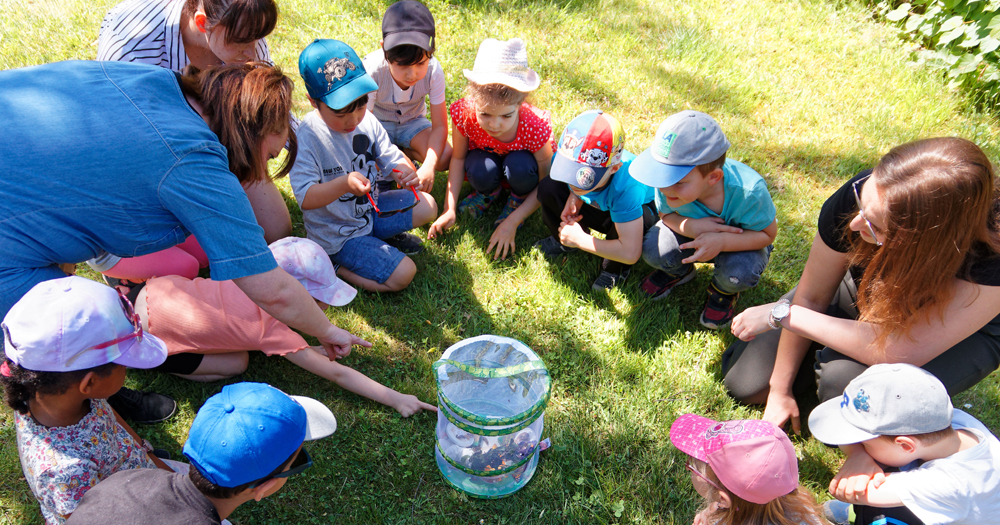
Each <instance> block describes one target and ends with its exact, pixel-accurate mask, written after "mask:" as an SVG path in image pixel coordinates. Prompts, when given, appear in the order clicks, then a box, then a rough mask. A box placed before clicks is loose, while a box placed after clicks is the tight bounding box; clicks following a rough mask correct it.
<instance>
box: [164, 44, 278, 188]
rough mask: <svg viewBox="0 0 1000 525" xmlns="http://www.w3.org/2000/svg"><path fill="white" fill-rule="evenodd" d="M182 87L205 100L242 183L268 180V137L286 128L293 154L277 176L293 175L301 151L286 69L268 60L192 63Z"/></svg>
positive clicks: (206, 111)
mask: <svg viewBox="0 0 1000 525" xmlns="http://www.w3.org/2000/svg"><path fill="white" fill-rule="evenodd" d="M181 90H182V91H183V92H184V94H185V95H188V96H190V97H191V98H193V99H195V100H196V101H198V103H199V104H201V106H202V115H203V116H204V118H205V120H206V121H207V122H208V127H209V129H211V130H212V132H214V133H215V134H216V135H217V136H218V137H219V142H221V143H222V145H223V146H225V147H226V150H227V152H228V154H229V171H232V172H233V174H235V175H236V177H237V178H238V179H239V180H240V183H241V184H244V185H246V184H248V183H255V182H261V181H264V180H267V164H266V162H265V161H264V160H262V159H261V148H262V146H263V144H262V143H263V140H264V138H265V137H267V136H268V135H272V134H275V133H279V134H280V133H284V132H285V130H288V145H287V148H288V155H286V156H285V162H284V164H283V165H282V166H281V169H280V170H279V171H278V173H277V174H276V175H275V178H280V177H284V176H285V175H288V172H289V171H290V170H291V169H292V165H293V164H294V163H295V156H296V153H298V140H297V139H296V138H295V132H294V131H292V129H291V126H290V125H289V123H288V118H289V111H290V110H291V108H292V81H291V79H289V78H288V77H287V76H285V74H284V73H282V72H281V70H280V69H278V68H277V67H274V66H271V65H270V64H265V63H263V62H249V63H246V64H225V65H222V66H214V67H210V68H206V69H205V70H198V68H195V67H193V66H188V69H187V71H186V73H185V75H184V76H183V77H181Z"/></svg>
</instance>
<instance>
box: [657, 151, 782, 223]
mask: <svg viewBox="0 0 1000 525" xmlns="http://www.w3.org/2000/svg"><path fill="white" fill-rule="evenodd" d="M722 174H723V175H722V182H723V184H725V187H724V188H723V191H724V192H725V193H724V194H725V200H724V201H723V203H722V213H721V214H719V213H715V212H714V211H712V210H710V209H709V208H708V207H707V206H705V205H704V204H702V203H701V202H699V201H694V202H691V203H688V204H685V205H684V206H679V207H677V208H671V207H670V206H667V199H665V198H664V197H663V193H661V192H660V191H656V209H657V210H659V211H660V213H664V214H666V213H676V214H678V215H683V216H685V217H690V218H692V219H704V218H706V217H722V219H723V220H725V221H726V224H728V225H730V226H736V227H739V228H743V229H744V230H751V231H761V230H763V229H764V228H767V227H768V226H770V225H771V223H772V222H774V218H775V217H776V216H777V213H778V210H777V209H776V208H775V207H774V201H772V200H771V194H770V193H768V191H767V183H766V182H764V179H763V178H762V177H761V176H760V174H758V173H757V172H756V171H754V170H753V168H751V167H750V166H747V165H746V164H743V163H742V162H739V161H735V160H728V159H727V160H726V163H725V164H723V165H722Z"/></svg>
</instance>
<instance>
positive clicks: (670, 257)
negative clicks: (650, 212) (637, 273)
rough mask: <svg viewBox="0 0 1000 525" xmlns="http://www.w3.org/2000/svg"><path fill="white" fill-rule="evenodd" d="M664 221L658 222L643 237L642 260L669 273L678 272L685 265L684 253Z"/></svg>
mask: <svg viewBox="0 0 1000 525" xmlns="http://www.w3.org/2000/svg"><path fill="white" fill-rule="evenodd" d="M664 229H666V230H669V228H668V227H667V226H666V225H665V224H663V223H662V222H659V223H656V224H655V225H653V227H652V228H650V229H649V231H648V232H646V235H645V237H643V239H642V260H644V261H646V264H648V265H650V266H652V267H653V268H657V269H659V270H663V271H665V272H667V273H676V271H679V270H680V269H681V268H682V267H683V266H684V262H683V260H684V253H683V252H682V251H681V249H680V245H679V244H678V243H677V240H676V237H675V236H674V235H673V232H672V231H663V230H664Z"/></svg>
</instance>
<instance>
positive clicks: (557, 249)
mask: <svg viewBox="0 0 1000 525" xmlns="http://www.w3.org/2000/svg"><path fill="white" fill-rule="evenodd" d="M535 247H537V248H538V249H539V250H540V251H541V252H542V255H544V256H545V257H547V258H549V259H555V258H556V257H559V256H560V255H564V254H567V253H573V252H575V251H576V248H567V247H566V246H563V245H562V243H561V242H559V239H556V238H555V237H553V236H551V235H550V236H548V237H546V238H544V239H542V240H540V241H538V242H536V243H535Z"/></svg>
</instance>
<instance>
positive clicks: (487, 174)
mask: <svg viewBox="0 0 1000 525" xmlns="http://www.w3.org/2000/svg"><path fill="white" fill-rule="evenodd" d="M465 177H466V178H467V179H469V185H471V186H472V188H473V189H474V190H476V191H478V192H480V193H491V192H493V191H494V190H496V189H497V188H498V187H499V186H500V157H499V155H497V154H495V153H490V152H488V151H484V150H479V149H475V150H472V151H470V152H469V153H468V155H467V156H466V157H465Z"/></svg>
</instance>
